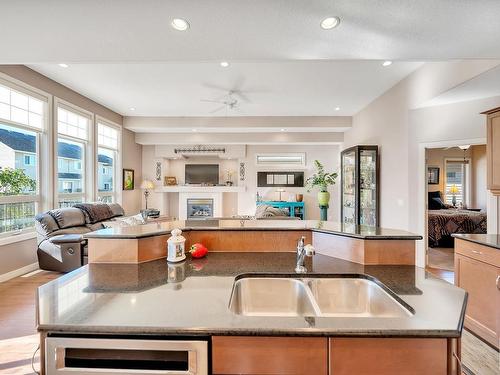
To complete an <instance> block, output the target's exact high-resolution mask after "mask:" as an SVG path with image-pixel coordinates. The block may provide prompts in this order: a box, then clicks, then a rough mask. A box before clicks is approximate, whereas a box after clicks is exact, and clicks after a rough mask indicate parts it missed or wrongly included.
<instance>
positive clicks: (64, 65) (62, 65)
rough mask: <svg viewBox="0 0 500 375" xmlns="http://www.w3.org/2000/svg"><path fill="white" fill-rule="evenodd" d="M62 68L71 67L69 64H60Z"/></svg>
mask: <svg viewBox="0 0 500 375" xmlns="http://www.w3.org/2000/svg"><path fill="white" fill-rule="evenodd" d="M58 65H59V66H60V67H61V68H67V67H68V66H69V65H68V64H64V63H60V64H58Z"/></svg>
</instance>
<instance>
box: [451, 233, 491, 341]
mask: <svg viewBox="0 0 500 375" xmlns="http://www.w3.org/2000/svg"><path fill="white" fill-rule="evenodd" d="M455 285H457V286H459V287H460V288H463V289H465V290H466V291H467V292H468V294H469V297H468V301H467V309H466V310H465V322H464V323H465V327H466V328H468V329H470V330H471V331H472V332H474V333H475V334H477V335H478V336H479V337H481V338H483V339H484V340H486V341H488V342H489V343H490V344H491V345H493V346H495V347H496V348H498V342H499V340H500V290H499V289H500V250H499V249H495V248H492V247H488V246H485V245H480V244H477V243H474V242H470V241H465V240H460V239H458V238H455Z"/></svg>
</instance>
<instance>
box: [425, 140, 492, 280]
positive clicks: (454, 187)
mask: <svg viewBox="0 0 500 375" xmlns="http://www.w3.org/2000/svg"><path fill="white" fill-rule="evenodd" d="M425 171H426V178H425V182H424V184H425V193H424V194H425V197H424V200H425V222H424V226H425V233H426V238H424V243H425V247H426V248H425V253H426V257H425V265H426V269H427V270H428V271H429V272H431V273H433V274H435V275H436V276H438V277H440V278H443V279H445V280H447V281H449V282H452V283H453V281H454V238H453V237H452V234H454V233H486V232H487V214H488V208H487V206H488V204H487V200H488V191H487V187H486V178H487V177H486V145H485V144H480V143H478V144H468V143H461V142H457V143H455V144H448V145H446V146H445V147H438V145H435V147H426V148H425Z"/></svg>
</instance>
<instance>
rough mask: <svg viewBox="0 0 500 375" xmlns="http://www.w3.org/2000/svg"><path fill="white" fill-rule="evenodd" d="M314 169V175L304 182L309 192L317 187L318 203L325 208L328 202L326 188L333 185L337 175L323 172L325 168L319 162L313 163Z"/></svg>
mask: <svg viewBox="0 0 500 375" xmlns="http://www.w3.org/2000/svg"><path fill="white" fill-rule="evenodd" d="M314 167H315V168H316V173H314V174H313V175H312V176H311V177H309V178H308V179H307V180H306V186H307V191H308V192H310V191H311V190H312V189H314V188H316V187H318V188H319V192H318V203H319V205H320V206H322V207H325V206H328V202H330V193H329V192H328V186H330V185H335V180H336V179H337V177H338V174H337V173H327V172H325V168H324V167H323V164H321V162H320V161H319V160H315V161H314Z"/></svg>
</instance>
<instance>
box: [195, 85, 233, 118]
mask: <svg viewBox="0 0 500 375" xmlns="http://www.w3.org/2000/svg"><path fill="white" fill-rule="evenodd" d="M236 95H238V96H241V95H240V94H239V93H238V92H236V91H233V90H229V91H228V93H227V94H226V95H224V96H223V97H222V98H220V99H201V101H202V102H208V103H218V104H221V106H219V107H217V108H215V109H214V110H213V111H210V113H216V112H219V111H222V110H223V109H225V110H226V112H227V111H229V110H235V109H237V108H238V107H239V105H240V102H239V101H238V99H236V97H235V96H236Z"/></svg>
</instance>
